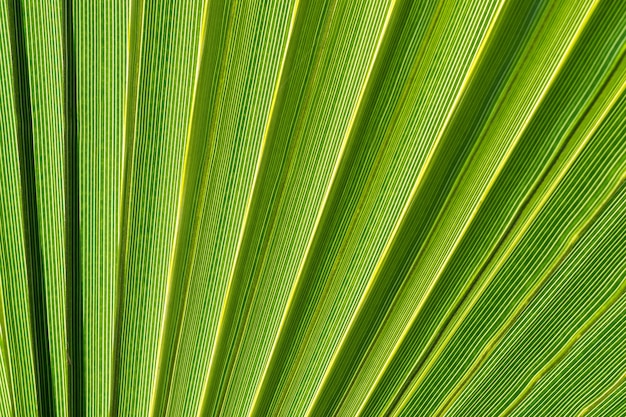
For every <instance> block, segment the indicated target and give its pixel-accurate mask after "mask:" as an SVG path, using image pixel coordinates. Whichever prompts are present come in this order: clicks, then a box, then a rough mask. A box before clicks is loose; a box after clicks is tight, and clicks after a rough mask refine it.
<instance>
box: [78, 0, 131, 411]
mask: <svg viewBox="0 0 626 417" xmlns="http://www.w3.org/2000/svg"><path fill="white" fill-rule="evenodd" d="M127 20H128V12H127V2H125V1H120V0H115V1H110V2H106V3H105V2H99V1H86V2H82V1H81V2H74V9H73V22H72V24H73V29H74V42H75V44H74V46H75V58H76V91H77V97H76V108H77V115H76V116H77V135H78V143H79V152H78V154H79V164H80V167H79V187H80V190H79V194H80V200H79V205H80V242H81V246H80V258H81V271H80V272H81V279H82V300H83V303H82V307H83V312H82V320H83V326H84V327H83V352H84V368H83V369H84V377H85V382H84V384H85V385H84V392H85V394H84V400H85V415H87V416H93V417H95V416H103V415H106V414H107V410H108V409H109V403H110V376H111V370H112V348H113V324H114V323H113V311H114V300H115V296H116V293H115V274H116V265H117V264H116V259H117V258H116V251H117V239H118V217H119V205H120V200H119V195H120V181H121V168H122V131H123V116H124V113H123V111H124V93H125V84H126V39H127Z"/></svg>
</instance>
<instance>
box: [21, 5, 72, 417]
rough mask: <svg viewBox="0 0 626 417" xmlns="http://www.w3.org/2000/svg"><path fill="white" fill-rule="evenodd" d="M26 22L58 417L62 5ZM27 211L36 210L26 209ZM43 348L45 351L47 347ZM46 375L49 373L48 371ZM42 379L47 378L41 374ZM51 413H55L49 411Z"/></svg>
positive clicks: (62, 380) (63, 370) (62, 372)
mask: <svg viewBox="0 0 626 417" xmlns="http://www.w3.org/2000/svg"><path fill="white" fill-rule="evenodd" d="M22 12H23V16H22V19H23V20H22V23H23V25H24V28H23V31H24V37H25V44H26V58H27V59H28V64H27V65H28V72H29V82H30V99H31V100H30V104H31V111H32V140H33V144H34V147H33V158H34V168H35V172H34V174H35V192H36V196H37V199H36V203H37V207H36V210H37V217H38V222H39V242H40V250H41V265H40V267H41V272H40V273H41V278H42V279H43V281H44V285H43V287H44V289H45V299H46V302H45V304H44V305H41V306H38V308H45V310H44V312H43V314H44V317H46V319H47V327H48V329H47V331H48V335H47V339H48V343H49V350H50V353H49V356H50V358H49V361H50V365H49V366H50V371H49V372H50V373H51V376H50V379H51V383H52V384H51V385H52V393H53V398H50V399H46V400H44V401H46V402H48V404H47V405H46V406H45V409H46V410H49V407H52V406H53V407H54V409H55V411H54V413H55V415H56V416H59V417H61V416H66V415H67V356H66V348H65V337H66V333H65V279H64V278H65V257H64V244H65V231H64V217H65V211H64V196H65V194H64V193H65V190H64V183H63V160H64V156H63V143H64V137H63V132H64V130H63V129H64V128H65V126H64V122H63V97H64V93H63V77H62V72H61V71H58V70H55V69H58V68H62V67H63V51H62V44H63V43H62V42H63V38H62V36H63V34H62V20H61V19H62V16H61V12H62V3H61V1H58V0H57V1H50V2H32V3H31V2H23V4H22ZM27 209H28V210H35V208H34V207H28V208H27ZM45 348H46V347H45V345H44V346H41V349H45ZM44 372H45V370H44ZM42 378H46V377H45V376H42ZM46 412H48V411H46ZM50 412H52V411H51V410H50Z"/></svg>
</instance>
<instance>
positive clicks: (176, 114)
mask: <svg viewBox="0 0 626 417" xmlns="http://www.w3.org/2000/svg"><path fill="white" fill-rule="evenodd" d="M201 14H202V3H201V2H198V1H184V2H174V3H171V2H166V1H163V2H154V1H146V2H144V1H139V2H133V3H132V4H131V11H130V16H129V22H130V23H129V25H130V26H129V29H128V30H129V47H130V49H129V51H130V52H129V56H128V67H129V69H128V70H127V74H126V76H127V78H126V83H127V90H126V96H125V97H126V98H125V100H126V101H125V109H126V110H125V115H124V123H125V127H124V129H125V133H124V145H123V146H124V150H123V155H124V159H125V161H124V166H123V171H122V175H121V177H120V178H121V181H122V184H121V187H122V189H123V190H122V191H121V194H122V199H121V207H120V224H119V226H118V227H119V229H120V232H119V240H120V242H119V243H118V249H119V251H120V252H119V253H118V256H117V262H118V265H119V267H118V269H117V277H116V279H117V280H118V287H117V291H116V294H115V295H116V299H117V302H118V303H119V304H118V308H119V311H118V314H117V316H116V317H115V320H116V322H115V324H114V325H115V326H116V330H115V336H114V337H116V338H117V339H116V340H115V341H114V343H117V344H118V345H117V346H114V349H113V355H114V358H113V361H114V362H118V363H117V364H114V365H113V366H114V368H116V370H114V373H113V376H112V390H113V391H112V393H111V395H112V398H111V402H112V405H111V413H112V414H114V415H120V416H126V415H147V414H148V410H149V406H150V395H151V392H152V381H153V378H154V377H155V371H156V366H155V365H156V361H157V350H158V342H159V332H160V327H161V321H162V319H163V303H164V300H165V290H166V281H167V275H168V265H169V260H170V256H171V254H172V244H173V238H174V227H175V223H176V212H177V203H178V194H179V187H180V180H181V170H182V165H183V156H184V150H185V138H186V131H187V122H188V117H187V116H188V114H189V111H190V106H191V101H192V100H191V98H192V92H193V85H194V76H195V71H194V70H195V68H196V58H197V52H198V51H197V49H198V48H197V45H198V40H199V34H200V21H201ZM146 358H150V359H149V360H146Z"/></svg>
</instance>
